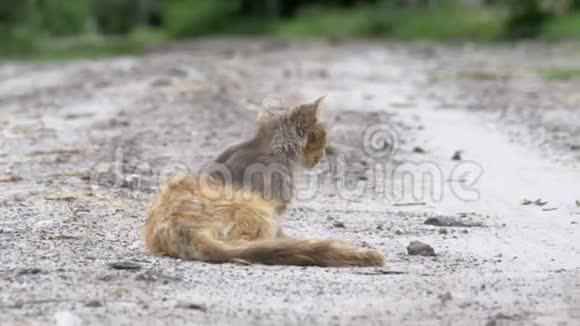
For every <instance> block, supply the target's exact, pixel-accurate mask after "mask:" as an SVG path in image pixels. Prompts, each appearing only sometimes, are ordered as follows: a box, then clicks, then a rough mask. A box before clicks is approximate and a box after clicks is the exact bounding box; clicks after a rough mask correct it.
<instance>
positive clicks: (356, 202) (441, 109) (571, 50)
mask: <svg viewBox="0 0 580 326" xmlns="http://www.w3.org/2000/svg"><path fill="white" fill-rule="evenodd" d="M579 58H580V46H578V45H569V44H561V45H550V46H546V45H541V44H521V45H511V46H507V45H506V46H501V47H479V46H462V47H458V46H457V47H442V46H434V45H429V44H414V45H409V44H407V45H402V44H392V43H389V44H378V43H372V44H368V43H341V42H338V41H333V42H316V43H287V42H281V41H268V40H264V41H247V40H229V41H228V40H219V41H200V42H197V43H188V44H176V45H174V46H171V47H168V48H166V49H163V51H157V52H153V53H150V54H148V55H145V56H142V57H130V58H120V59H109V60H99V61H78V62H67V63H50V64H36V63H18V62H13V63H5V64H3V65H1V66H0V81H1V82H0V135H1V138H0V257H1V258H0V260H1V266H0V275H1V277H0V324H2V325H44V324H57V325H90V324H95V325H97V324H109V325H133V324H136V325H138V324H145V325H158V324H169V325H179V324H189V325H191V324H201V325H230V324H234V323H235V324H241V325H243V324H252V325H278V324H281V325H318V324H323V325H352V324H356V325H417V324H420V325H442V324H444V325H467V324H473V325H503V324H515V325H520V324H521V325H530V324H544V325H577V324H579V323H580V277H579V276H580V241H578V239H579V236H580V225H579V222H580V207H578V205H577V204H576V203H575V201H576V200H580V193H579V186H578V185H579V184H580V110H579V108H580V92H578V90H579V89H580V82H578V81H568V82H563V81H547V80H545V79H543V78H542V76H541V74H539V73H538V71H539V70H541V69H544V68H546V67H551V66H570V65H574V64H576V63H577V62H578V59H579ZM320 95H327V111H326V113H325V118H326V120H327V121H328V122H329V125H331V128H332V133H331V142H332V145H333V148H334V152H333V153H332V155H329V156H328V158H327V159H326V160H325V161H324V162H323V163H322V164H320V165H319V166H318V167H317V169H315V170H314V171H312V172H310V173H308V174H306V175H305V176H304V177H303V178H302V179H301V181H300V183H299V185H298V191H297V195H298V198H297V200H296V201H295V202H294V204H293V206H292V208H291V209H290V210H289V212H288V214H287V218H286V222H285V224H286V225H287V229H288V233H290V234H293V235H297V236H301V237H337V238H342V239H349V240H351V241H353V242H354V243H356V244H357V245H360V246H367V247H373V248H377V249H379V250H381V251H382V252H384V253H385V255H386V257H387V261H388V263H387V266H386V267H384V268H380V269H375V268H341V269H325V268H316V267H311V268H298V267H283V266H273V267H269V266H240V265H233V264H223V265H211V264H204V263H198V262H184V261H179V260H174V259H171V258H164V257H153V256H149V255H147V254H145V253H144V251H143V248H142V243H141V240H140V228H141V226H142V224H143V222H144V220H145V217H146V213H147V209H148V206H149V204H150V200H151V198H152V196H153V195H154V193H155V192H156V190H157V189H158V187H159V185H160V184H161V183H163V180H164V179H165V178H166V177H167V176H169V175H172V174H174V173H176V172H178V171H192V170H195V169H196V168H197V167H199V166H200V165H201V164H203V163H204V162H206V161H207V160H210V159H211V158H212V157H214V156H215V155H216V154H217V153H218V152H219V151H220V149H222V148H223V147H224V146H226V145H227V144H230V143H232V142H235V141H237V140H239V139H240V138H242V137H245V136H246V135H248V134H249V133H251V132H252V131H251V129H252V126H253V119H254V116H253V113H252V112H250V111H248V110H246V107H247V105H248V104H251V103H253V104H260V103H272V102H276V101H279V100H280V99H282V101H283V102H285V103H291V102H293V101H294V102H295V101H297V100H298V99H312V98H315V97H318V96H320ZM456 151H461V152H460V153H459V154H458V155H455V156H460V157H461V160H453V159H452V156H454V153H455V152H456ZM525 199H527V200H529V202H528V201H525ZM537 199H540V201H538V202H536V200H537ZM523 204H526V205H523ZM433 218H434V219H435V221H441V220H444V221H445V219H447V220H449V219H454V220H455V222H461V223H460V224H461V225H462V226H436V225H430V224H425V221H426V220H427V219H431V221H433ZM415 240H418V241H422V242H425V243H427V244H429V245H431V246H432V247H433V248H434V250H435V252H436V256H435V257H423V256H413V255H409V254H408V253H407V249H406V247H407V245H408V244H409V243H410V242H411V241H415Z"/></svg>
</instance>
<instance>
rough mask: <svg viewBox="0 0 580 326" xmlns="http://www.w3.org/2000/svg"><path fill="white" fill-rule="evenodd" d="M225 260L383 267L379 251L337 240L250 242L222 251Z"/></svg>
mask: <svg viewBox="0 0 580 326" xmlns="http://www.w3.org/2000/svg"><path fill="white" fill-rule="evenodd" d="M221 249H222V250H221V251H222V253H223V255H224V258H225V260H226V261H239V260H241V261H246V262H249V263H257V264H265V265H297V266H331V267H341V266H383V265H384V264H385V258H384V256H383V255H382V254H381V253H380V252H378V251H376V250H368V249H359V248H354V247H352V246H350V245H348V244H346V243H344V242H341V241H336V240H296V239H276V240H259V241H254V242H248V243H245V244H242V245H239V246H231V245H228V244H225V246H223V247H222V248H221Z"/></svg>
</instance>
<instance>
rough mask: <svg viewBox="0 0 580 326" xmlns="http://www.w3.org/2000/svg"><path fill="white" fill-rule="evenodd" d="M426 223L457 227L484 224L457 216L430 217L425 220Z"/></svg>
mask: <svg viewBox="0 0 580 326" xmlns="http://www.w3.org/2000/svg"><path fill="white" fill-rule="evenodd" d="M423 224H426V225H434V226H447V227H451V226H455V227H473V226H483V225H482V224H481V223H476V222H470V223H467V222H464V221H462V220H459V219H457V218H453V217H449V216H435V217H429V218H428V219H426V220H425V222H423Z"/></svg>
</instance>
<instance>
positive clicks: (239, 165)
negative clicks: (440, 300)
mask: <svg viewBox="0 0 580 326" xmlns="http://www.w3.org/2000/svg"><path fill="white" fill-rule="evenodd" d="M321 101H322V98H320V99H317V100H316V101H313V102H310V103H306V104H302V105H298V106H296V107H291V108H287V109H284V110H279V111H277V112H273V111H271V110H263V111H262V112H261V114H260V116H259V117H258V128H257V132H256V134H255V136H254V137H253V138H251V139H249V140H247V141H243V142H241V143H239V144H236V145H233V146H231V147H229V148H227V149H226V150H225V151H224V152H222V153H221V154H220V155H218V157H217V158H216V159H215V160H214V161H213V162H211V163H210V164H208V165H207V166H206V167H204V168H202V170H201V171H200V172H199V173H197V174H195V175H181V176H176V177H174V178H173V179H171V180H170V181H169V182H168V184H167V185H166V186H165V187H163V189H162V190H161V192H160V193H159V194H158V196H157V198H156V199H155V201H154V203H153V205H152V208H151V210H150V212H149V217H148V219H147V221H146V223H145V226H144V240H145V247H146V249H147V250H148V251H149V252H150V253H153V254H164V255H167V256H172V257H176V258H181V259H184V260H197V261H203V262H212V263H226V262H233V263H249V264H253V263H256V264H266V265H297V266H323V267H340V266H382V265H384V256H383V255H382V254H381V253H380V252H378V251H376V250H369V249H361V248H356V247H353V246H351V245H350V244H347V243H345V242H343V241H339V240H301V239H295V238H293V237H290V236H288V235H286V234H285V233H284V232H283V231H282V229H281V225H280V222H279V219H280V217H281V216H282V215H283V213H284V211H285V210H286V207H287V206H288V204H289V203H290V201H291V198H292V187H293V182H294V174H295V173H296V172H297V171H299V170H301V169H311V168H313V167H315V166H316V165H317V164H318V163H319V162H320V160H321V159H322V158H323V157H324V152H325V145H326V129H325V127H324V125H323V124H322V123H321V122H320V121H319V111H320V107H321Z"/></svg>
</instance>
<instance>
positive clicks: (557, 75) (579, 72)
mask: <svg viewBox="0 0 580 326" xmlns="http://www.w3.org/2000/svg"><path fill="white" fill-rule="evenodd" d="M542 75H543V76H544V78H545V79H548V80H560V81H568V80H574V79H580V68H575V67H557V68H550V69H546V70H543V71H542Z"/></svg>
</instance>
